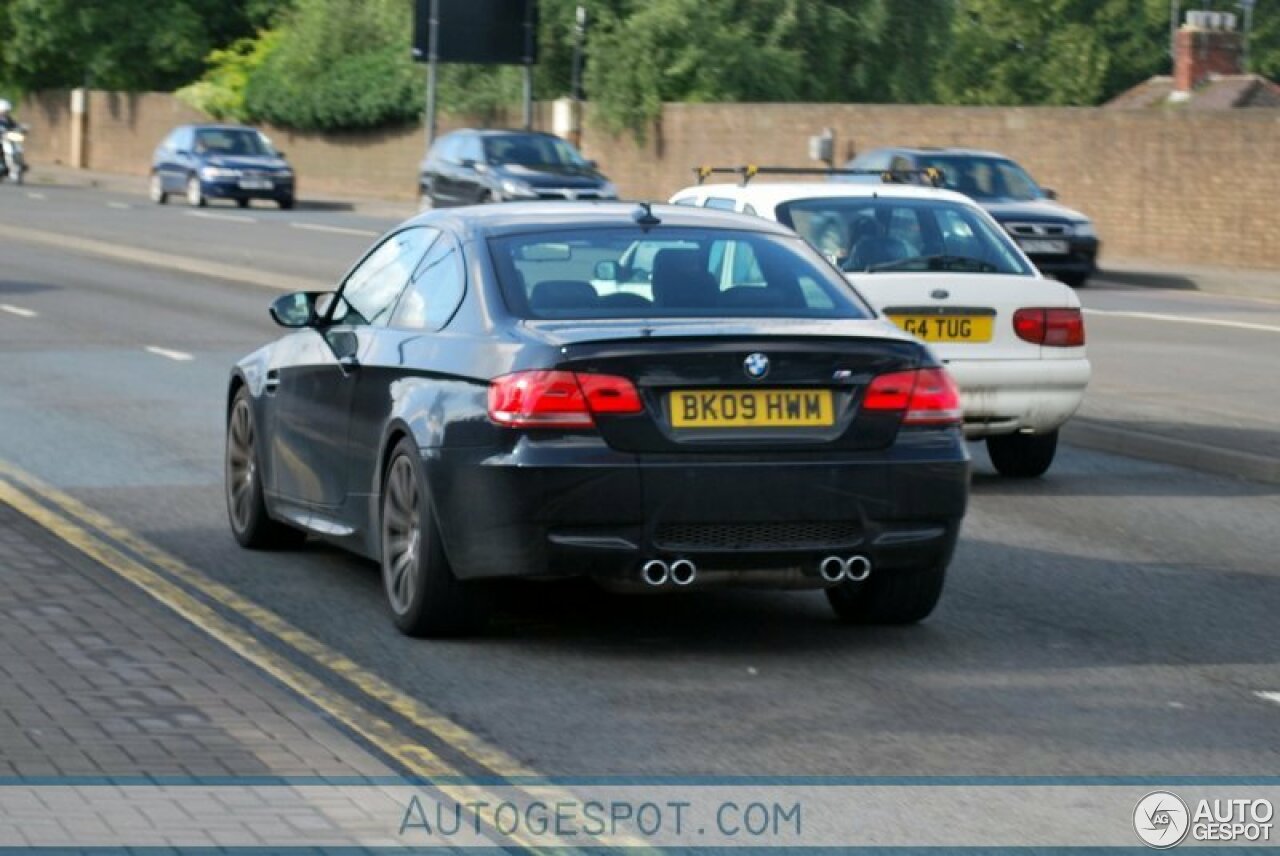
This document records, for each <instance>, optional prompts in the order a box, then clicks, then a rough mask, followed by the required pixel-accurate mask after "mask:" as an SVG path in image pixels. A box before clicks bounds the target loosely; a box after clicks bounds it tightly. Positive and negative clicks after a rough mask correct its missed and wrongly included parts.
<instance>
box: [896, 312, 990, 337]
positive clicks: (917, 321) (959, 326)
mask: <svg viewBox="0 0 1280 856" xmlns="http://www.w3.org/2000/svg"><path fill="white" fill-rule="evenodd" d="M992 317H993V316H991V315H890V316H889V318H890V319H891V320H892V321H893V323H894V324H897V325H898V326H899V327H901V328H902V329H903V330H906V331H907V332H908V333H910V334H912V335H913V336H915V337H917V338H920V339H924V340H925V341H926V342H990V341H991V322H992Z"/></svg>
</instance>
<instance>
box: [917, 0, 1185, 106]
mask: <svg viewBox="0 0 1280 856" xmlns="http://www.w3.org/2000/svg"><path fill="white" fill-rule="evenodd" d="M1168 13H1169V7H1168V4H1167V3H1166V2H1165V0H1020V2H1017V3H1008V2H1004V0H959V2H958V3H957V7H956V12H955V18H954V22H953V26H952V28H951V34H950V36H951V37H950V47H949V48H948V50H947V52H946V55H945V57H944V58H943V59H942V61H941V62H940V63H939V67H938V69H937V91H938V95H939V97H940V100H942V101H943V102H944V103H952V104H1096V103H1099V102H1101V101H1104V100H1106V99H1107V98H1110V97H1111V96H1113V95H1116V94H1118V93H1119V92H1122V91H1123V90H1125V89H1127V88H1128V87H1130V86H1133V85H1134V84H1136V83H1139V82H1140V81H1142V80H1143V79H1145V78H1146V77H1149V76H1150V75H1152V74H1155V73H1157V72H1159V71H1161V70H1164V69H1166V68H1167V67H1168V55H1167V51H1166V49H1165V45H1166V44H1167V42H1168V37H1167V33H1168Z"/></svg>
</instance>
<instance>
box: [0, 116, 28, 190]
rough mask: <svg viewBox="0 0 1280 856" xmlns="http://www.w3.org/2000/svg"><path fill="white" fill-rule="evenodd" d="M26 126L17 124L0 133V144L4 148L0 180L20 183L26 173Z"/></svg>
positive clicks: (0, 166) (0, 165)
mask: <svg viewBox="0 0 1280 856" xmlns="http://www.w3.org/2000/svg"><path fill="white" fill-rule="evenodd" d="M26 143H27V126H26V125H19V126H18V127H16V128H12V129H10V130H8V131H4V132H3V133H2V134H0V146H3V148H4V163H3V164H0V181H3V180H6V179H7V180H9V181H12V182H13V183H14V184H22V181H23V179H24V178H25V177H26V174H27V157H26Z"/></svg>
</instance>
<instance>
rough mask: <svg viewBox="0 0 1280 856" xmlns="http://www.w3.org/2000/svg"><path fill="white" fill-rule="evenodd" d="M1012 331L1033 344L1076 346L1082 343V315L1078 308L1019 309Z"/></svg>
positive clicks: (1014, 316)
mask: <svg viewBox="0 0 1280 856" xmlns="http://www.w3.org/2000/svg"><path fill="white" fill-rule="evenodd" d="M1013 331H1014V332H1015V333H1017V334H1018V338H1019V339H1023V340H1025V341H1027V342H1030V343H1031V344H1033V345H1047V346H1048V347H1051V348H1078V347H1080V346H1081V345H1083V344H1084V316H1083V315H1081V314H1080V310H1079V309H1019V310H1018V311H1017V312H1015V313H1013Z"/></svg>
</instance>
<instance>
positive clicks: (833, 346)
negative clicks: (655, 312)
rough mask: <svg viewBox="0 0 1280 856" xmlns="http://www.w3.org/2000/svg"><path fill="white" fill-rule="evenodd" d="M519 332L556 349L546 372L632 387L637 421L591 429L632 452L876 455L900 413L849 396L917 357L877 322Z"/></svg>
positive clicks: (593, 326) (617, 325)
mask: <svg viewBox="0 0 1280 856" xmlns="http://www.w3.org/2000/svg"><path fill="white" fill-rule="evenodd" d="M525 327H526V329H527V330H528V331H529V332H530V333H532V334H533V335H535V336H536V337H537V338H540V339H542V340H543V341H545V342H546V343H547V344H550V345H556V346H558V349H559V351H560V355H561V356H560V359H559V360H558V362H557V363H556V365H555V368H556V369H558V370H563V371H573V372H583V373H591V374H607V375H618V376H621V377H625V378H627V379H629V380H630V381H631V382H632V383H634V384H635V385H636V388H637V389H638V390H639V392H640V395H641V398H642V400H643V402H644V407H645V410H644V412H643V413H640V414H635V415H608V414H602V415H599V416H598V417H597V419H596V423H597V426H598V428H599V431H600V433H601V435H602V436H603V437H604V439H605V442H607V443H608V444H609V445H610V446H611V447H613V448H615V449H618V450H621V451H630V452H637V453H639V452H644V453H673V454H679V453H693V452H698V453H709V454H730V455H731V454H734V453H751V454H755V455H759V454H760V453H761V452H762V451H766V452H784V453H796V452H804V451H819V450H822V451H827V450H832V449H838V450H857V449H875V448H884V447H886V446H888V445H890V444H892V442H893V440H894V438H895V437H896V435H897V430H898V426H899V422H900V415H899V414H894V413H884V412H879V413H872V412H867V413H860V412H859V408H858V402H859V400H860V399H859V394H860V392H861V391H862V390H863V389H864V388H865V386H866V385H867V383H869V382H870V380H871V378H873V377H875V376H876V375H878V374H883V373H886V372H892V371H900V370H905V369H911V368H916V367H918V366H919V365H921V364H922V362H923V361H925V360H927V359H928V356H927V352H926V351H925V350H924V349H923V348H921V347H920V346H919V344H918V343H916V342H914V341H913V340H912V339H911V338H910V337H909V336H907V335H905V334H904V333H903V332H902V331H900V330H897V329H894V328H891V327H890V326H888V325H887V324H885V323H884V322H882V321H879V320H869V321H804V320H796V321H774V320H771V321H769V322H768V323H765V324H762V323H761V322H759V321H755V320H741V321H733V320H729V321H718V320H717V321H708V320H702V319H689V320H688V321H684V320H675V321H668V320H663V321H661V322H649V323H646V322H644V321H635V320H631V321H617V322H599V321H592V322H589V323H584V322H548V321H540V322H526V323H525ZM859 334H861V335H859ZM749 362H750V363H751V366H752V368H751V369H749V367H748V363H749ZM762 366H763V368H762ZM753 371H755V372H756V374H754V375H753V373H752V372H753ZM761 371H762V372H763V373H760V372H761ZM764 423H767V424H764Z"/></svg>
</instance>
